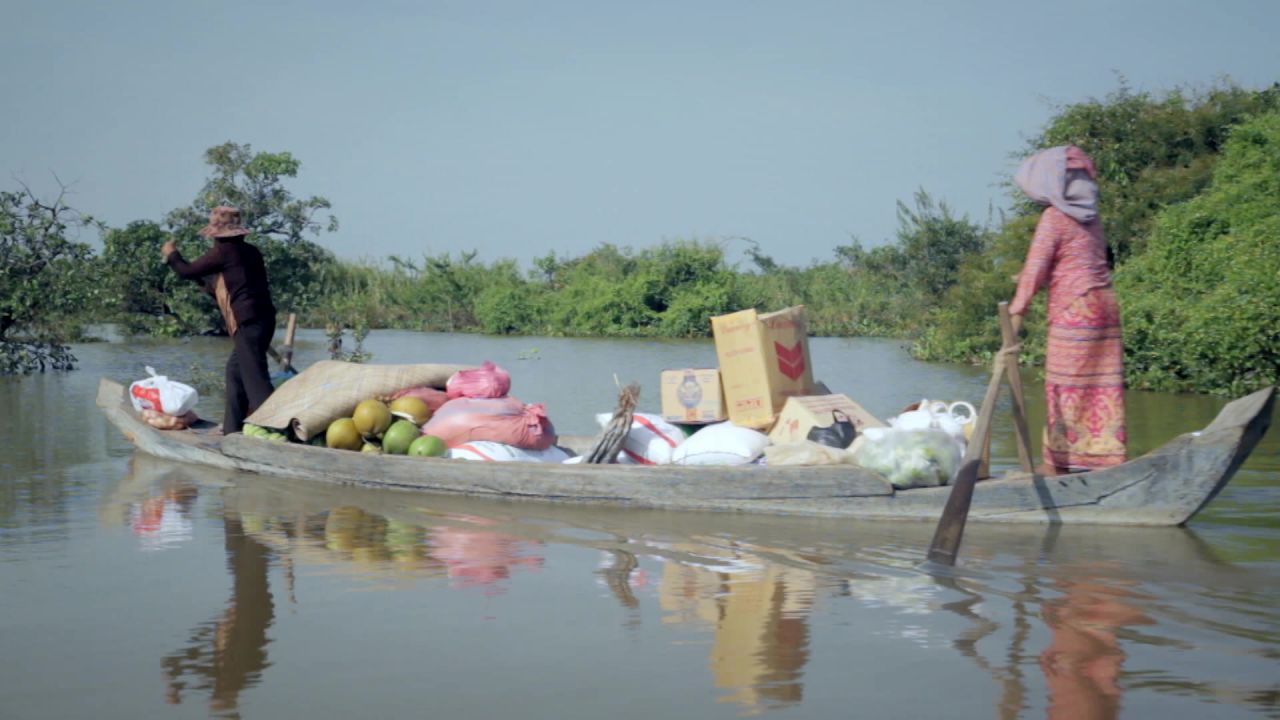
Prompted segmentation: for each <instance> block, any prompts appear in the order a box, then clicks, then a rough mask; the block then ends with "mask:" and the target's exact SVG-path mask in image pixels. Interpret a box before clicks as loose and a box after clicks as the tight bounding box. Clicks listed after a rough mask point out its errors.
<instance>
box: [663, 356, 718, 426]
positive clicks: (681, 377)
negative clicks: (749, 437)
mask: <svg viewBox="0 0 1280 720" xmlns="http://www.w3.org/2000/svg"><path fill="white" fill-rule="evenodd" d="M661 384H662V419H663V420H667V421H669V422H674V423H689V424H697V423H713V422H720V421H721V420H724V419H725V418H726V417H727V416H726V415H725V411H724V393H723V392H722V391H721V390H720V371H719V370H716V369H715V368H709V369H708V368H686V369H682V370H663V371H662V376H661Z"/></svg>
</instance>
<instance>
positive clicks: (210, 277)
mask: <svg viewBox="0 0 1280 720" xmlns="http://www.w3.org/2000/svg"><path fill="white" fill-rule="evenodd" d="M165 262H166V263H168V264H169V267H171V268H173V270H174V272H176V273H178V275H179V276H181V277H183V278H186V279H188V280H194V281H196V282H204V283H205V286H206V287H207V288H209V289H210V290H212V292H213V296H214V297H215V298H217V300H218V308H219V309H220V310H221V311H222V319H223V321H224V322H225V323H226V325H227V332H229V333H231V334H232V335H234V334H235V333H236V330H237V329H238V328H239V327H240V326H241V325H243V324H245V323H247V322H250V321H252V320H257V321H260V322H265V321H267V320H268V319H270V320H274V319H275V316H276V308H275V305H272V304H271V289H270V288H269V287H268V286H267V268H266V266H265V265H264V264H263V262H262V253H261V252H260V251H259V250H258V248H256V247H254V246H253V245H250V244H249V243H247V242H245V241H244V239H243V238H220V239H217V240H214V241H213V247H212V248H209V252H207V253H205V254H204V255H201V256H200V257H198V258H196V259H195V260H193V261H191V262H187V261H186V260H183V259H182V255H180V254H178V253H177V252H176V251H175V252H172V253H170V254H169V257H167V258H165Z"/></svg>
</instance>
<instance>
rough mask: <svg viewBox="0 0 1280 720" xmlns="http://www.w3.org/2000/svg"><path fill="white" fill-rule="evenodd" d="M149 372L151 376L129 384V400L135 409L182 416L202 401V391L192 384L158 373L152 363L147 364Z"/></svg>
mask: <svg viewBox="0 0 1280 720" xmlns="http://www.w3.org/2000/svg"><path fill="white" fill-rule="evenodd" d="M147 374H148V375H150V376H151V377H149V378H147V379H145V380H139V381H137V382H135V383H133V384H132V385H130V386H129V401H130V402H132V403H133V409H134V410H137V411H138V412H142V411H143V410H155V411H156V412H160V413H164V414H165V415H174V416H181V415H186V414H187V413H188V412H190V411H191V410H193V409H195V406H196V403H197V402H199V401H200V393H198V392H196V389H195V388H193V387H191V386H190V385H183V384H182V383H180V382H177V381H175V380H170V379H169V378H167V377H165V376H164V375H157V374H156V371H155V368H153V367H151V366H150V365H148V366H147Z"/></svg>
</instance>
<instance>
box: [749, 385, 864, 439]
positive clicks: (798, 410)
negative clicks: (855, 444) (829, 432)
mask: <svg viewBox="0 0 1280 720" xmlns="http://www.w3.org/2000/svg"><path fill="white" fill-rule="evenodd" d="M837 410H838V411H840V412H842V413H844V414H845V415H847V416H848V417H849V422H852V423H853V427H854V428H855V429H857V431H858V434H862V431H863V430H865V429H866V428H869V427H884V423H882V422H880V421H879V420H878V419H876V417H875V416H874V415H872V414H871V413H869V412H867V411H866V410H865V409H863V407H862V406H861V405H859V404H858V403H856V402H854V401H853V400H851V399H850V398H849V396H848V395H842V394H840V393H833V394H830V395H808V396H803V397H793V398H787V404H786V405H785V406H784V407H783V408H782V414H781V415H780V416H778V422H777V424H776V425H774V426H773V430H772V431H770V432H769V439H770V440H772V441H773V442H774V443H776V444H779V445H782V444H785V443H795V442H802V441H804V440H805V436H807V435H808V434H809V430H810V429H812V428H814V427H829V426H830V425H831V423H832V422H834V421H833V419H832V417H831V413H832V412H834V411H837Z"/></svg>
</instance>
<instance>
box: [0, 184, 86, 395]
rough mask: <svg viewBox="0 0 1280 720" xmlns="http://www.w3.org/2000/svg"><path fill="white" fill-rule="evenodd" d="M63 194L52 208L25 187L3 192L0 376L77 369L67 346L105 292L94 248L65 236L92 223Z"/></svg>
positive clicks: (0, 213) (0, 206)
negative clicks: (84, 314) (99, 280)
mask: <svg viewBox="0 0 1280 720" xmlns="http://www.w3.org/2000/svg"><path fill="white" fill-rule="evenodd" d="M65 196H66V188H65V187H63V188H62V189H61V192H59V194H58V197H57V199H55V200H54V201H53V202H51V203H49V202H44V201H42V200H40V199H39V198H37V197H36V195H35V194H34V193H33V192H32V191H31V190H30V189H28V188H26V187H25V186H24V187H23V188H22V190H20V191H16V192H0V375H11V374H16V373H30V372H34V371H37V370H39V371H41V372H43V371H44V370H46V369H52V370H70V369H72V368H73V367H74V366H75V357H74V356H73V355H72V354H71V351H70V348H68V347H67V346H66V344H65V343H66V342H67V341H68V340H70V339H74V338H75V336H77V335H78V334H79V333H80V330H81V326H80V321H79V318H80V317H82V315H81V313H82V312H83V309H84V308H85V307H89V306H92V305H93V304H95V302H96V301H97V300H98V299H99V298H98V297H97V296H98V295H99V293H100V289H99V284H98V283H97V282H96V278H95V277H94V266H93V263H92V261H91V257H92V250H91V249H90V247H89V246H88V245H87V244H86V243H82V242H78V241H76V240H73V239H70V238H68V237H67V232H68V230H69V229H71V228H73V227H76V226H81V227H83V226H86V225H93V224H94V221H93V220H92V219H91V218H89V217H86V216H83V215H81V214H80V213H79V212H77V211H76V210H75V209H73V208H71V207H68V206H67V205H66V204H65V202H64V198H65Z"/></svg>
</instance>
